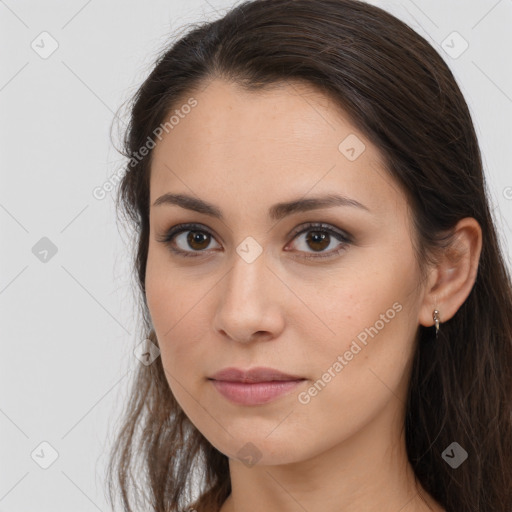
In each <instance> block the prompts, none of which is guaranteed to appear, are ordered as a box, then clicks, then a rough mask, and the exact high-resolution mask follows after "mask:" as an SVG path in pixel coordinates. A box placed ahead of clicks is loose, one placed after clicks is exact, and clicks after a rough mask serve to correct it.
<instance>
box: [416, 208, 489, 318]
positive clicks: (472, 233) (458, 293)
mask: <svg viewBox="0 0 512 512" xmlns="http://www.w3.org/2000/svg"><path fill="white" fill-rule="evenodd" d="M452 240H453V241H452V243H451V244H450V246H449V247H448V248H446V249H445V250H444V252H443V253H442V255H441V256H440V259H439V261H438V262H437V264H436V266H435V267H434V268H432V270H431V272H430V275H429V277H428V279H427V286H426V288H425V295H424V298H423V303H422V305H421V308H420V314H419V318H418V320H419V323H420V324H421V325H424V326H426V327H428V326H431V325H434V319H433V317H432V314H433V312H434V309H437V310H438V311H439V321H440V322H441V323H443V322H446V321H447V320H449V319H450V318H452V317H453V315H455V313H456V312H457V311H458V309H459V308H460V307H461V306H462V304H463V303H464V301H465V300H466V299H467V297H468V295H469V294H470V292H471V289H472V288H473V285H474V283H475V279H476V275H477V270H478V263H479V261H480V252H481V250H482V229H481V228H480V225H479V224H478V222H477V221H476V220H475V219H473V218H472V217H466V218H464V219H461V220H460V221H459V222H458V223H457V225H456V226H455V228H454V231H453V238H452Z"/></svg>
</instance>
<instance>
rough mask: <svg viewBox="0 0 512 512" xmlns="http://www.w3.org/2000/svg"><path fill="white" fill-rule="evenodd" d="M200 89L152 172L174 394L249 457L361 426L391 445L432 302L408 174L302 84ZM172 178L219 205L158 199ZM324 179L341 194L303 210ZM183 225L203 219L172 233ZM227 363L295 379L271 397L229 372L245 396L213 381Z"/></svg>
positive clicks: (155, 255)
mask: <svg viewBox="0 0 512 512" xmlns="http://www.w3.org/2000/svg"><path fill="white" fill-rule="evenodd" d="M194 98H195V100H196V102H197V103H195V102H194V101H189V102H188V103H187V99H185V100H184V102H183V105H192V104H193V105H195V106H193V107H191V108H188V107H183V106H180V105H178V106H176V109H177V110H178V112H177V113H176V116H177V117H176V118H175V119H174V122H173V128H172V129H168V133H166V132H165V131H164V136H163V138H162V140H161V141H158V142H157V145H156V147H155V149H154V154H153V161H152V168H151V183H150V187H151V193H150V201H151V202H150V205H151V207H150V240H149V253H148V261H147V271H146V293H147V301H148V306H149V310H150V314H151V318H152V321H153V325H154V328H155V332H156V335H157V338H158V341H159V344H160V350H161V357H162V363H163V366H164V368H165V372H166V377H167V381H168V383H169V386H170V388H171V390H172V392H173V394H174V396H175V397H176V400H177V401H178V403H179V404H180V406H181V407H182V408H183V410H184V411H185V413H186V415H187V416H188V417H189V418H190V420H191V421H192V423H194V425H195V426H196V427H197V428H198V429H199V430H200V431H201V432H202V433H203V435H204V436H205V437H206V438H207V439H208V440H209V441H210V443H211V444H212V445H214V446H215V447H216V448H217V449H218V450H219V451H221V452H223V453H224V454H226V455H228V456H229V457H231V458H240V459H243V460H244V461H246V462H247V461H249V460H250V461H252V462H248V464H252V463H255V462H258V463H260V464H286V463H291V462H298V461H301V460H306V459H309V458H312V457H314V456H315V455H318V454H320V453H322V452H324V451H325V450H327V449H330V448H333V447H336V446H340V445H341V443H345V442H346V441H348V440H349V439H350V438H352V437H353V436H355V435H356V434H357V435H358V436H361V435H364V433H365V432H367V433H370V432H371V435H372V440H373V441H372V442H376V441H377V442H378V439H382V440H386V441H385V442H387V443H389V442H390V441H391V440H392V439H393V435H394V433H395V432H397V431H396V429H397V428H400V427H401V426H402V425H401V421H402V419H401V416H400V413H401V411H402V410H403V406H404V400H405V396H406V391H407V386H408V378H409V373H408V372H409V369H410V362H411V358H412V356H413V352H414V348H415V347H414V339H415V334H416V331H417V327H418V323H419V320H418V319H419V315H420V310H421V308H422V307H424V305H423V288H422V286H421V285H420V284H421V283H420V274H419V269H418V266H417V262H416V259H415V256H414V251H413V245H412V239H411V236H412V227H411V213H410V211H409V210H408V205H407V202H406V199H405V196H404V194H403V192H402V190H401V189H400V187H399V186H398V184H397V183H396V182H395V181H393V179H392V178H391V177H390V176H389V175H388V174H387V172H386V171H385V170H384V167H383V163H382V161H381V158H380V155H379V153H378V151H377V149H376V147H374V146H373V145H372V144H371V143H370V142H369V141H368V140H367V139H366V138H365V137H364V136H363V135H362V134H361V133H360V132H359V131H358V130H357V129H356V128H355V127H354V126H352V125H351V124H350V122H349V120H348V119H347V117H346V116H345V115H344V114H343V112H341V111H340V110H339V109H337V108H336V107H335V106H334V104H333V103H332V102H331V101H329V100H328V99H327V98H326V97H325V96H323V95H321V94H320V93H318V92H315V91H314V90H313V89H310V88H307V87H306V86H304V85H298V84H295V85H291V84H287V85H282V86H281V87H280V88H274V89H272V90H267V91H265V92H244V91H243V90H242V89H239V88H238V87H237V86H235V85H233V84H230V83H227V82H223V81H218V80H216V81H213V82H212V83H210V85H209V86H208V87H207V88H206V89H205V90H203V91H201V92H198V93H197V94H195V95H194ZM170 115H171V114H170ZM176 120H178V121H176ZM164 194H180V195H183V196H189V197H190V198H191V200H190V201H189V203H188V205H189V206H190V207H192V205H193V204H196V205H198V204H199V203H200V202H205V203H208V204H209V205H212V206H213V208H214V210H215V211H216V212H220V214H221V215H222V218H219V217H218V216H216V215H212V214H209V213H207V211H206V208H202V209H201V210H202V211H195V210H193V209H189V208H185V207H183V206H179V205H177V204H172V203H171V202H170V201H168V202H166V201H164V200H160V204H158V205H155V204H154V203H155V202H156V201H157V200H158V199H159V198H160V197H161V196H163V195H164ZM328 195H338V196H343V197H345V198H347V201H345V202H343V201H339V202H336V201H332V202H331V204H330V205H328V204H327V205H326V204H324V205H323V206H322V207H321V208H318V207H315V208H309V207H311V206H314V203H312V202H310V201H311V200H313V199H320V198H323V197H325V196H328ZM296 201H297V202H298V205H302V206H296V207H289V208H288V207H284V206H276V205H279V204H281V203H290V202H296ZM303 201H309V202H304V203H302V202H303ZM305 206H308V208H305ZM210 213H211V212H210ZM185 223H193V224H194V225H195V226H192V227H190V226H188V227H186V229H184V230H183V231H182V232H181V233H178V234H176V235H175V236H174V237H173V238H172V239H171V240H170V241H168V242H164V241H162V240H163V239H164V237H165V236H166V234H167V233H168V232H169V230H170V229H171V228H173V227H175V226H179V225H182V224H185ZM311 223H313V224H316V223H321V224H322V225H323V226H322V227H321V228H318V226H315V225H313V226H312V227H308V224H311ZM344 237H345V238H344ZM175 251H181V252H179V253H178V252H175ZM227 367H236V368H239V369H242V370H246V369H251V368H254V367H269V368H272V369H276V370H279V371H281V372H284V373H286V374H291V375H293V376H297V377H300V378H302V379H303V380H300V381H299V382H296V383H295V384H291V385H289V386H288V385H284V384H283V383H281V384H280V385H276V386H274V389H280V390H281V394H279V395H277V396H274V398H273V399H271V397H270V396H269V395H265V389H263V388H264V385H256V384H245V385H244V384H238V385H231V386H230V385H224V388H225V389H227V388H229V389H232V390H233V389H234V391H233V393H235V394H237V396H242V403H240V402H236V401H234V399H232V398H229V397H227V396H225V395H224V394H222V393H221V392H220V387H221V386H222V384H218V382H219V381H217V383H215V381H212V380H210V378H211V377H212V376H213V375H214V374H215V373H216V372H218V371H219V370H222V369H224V368H227ZM288 384H289V383H288ZM280 386H282V387H280ZM286 386H288V387H286ZM269 387H271V386H268V385H267V389H268V388H269ZM256 388H258V389H259V391H254V390H255V389H256ZM250 389H252V390H253V391H251V390H250ZM262 389H263V391H261V390H262ZM283 390H285V392H282V391H283ZM258 393H260V394H258ZM261 393H263V394H261ZM243 397H245V399H243ZM251 397H252V398H251ZM377 425H378V427H379V428H376V427H377ZM397 435H398V434H397ZM375 436H377V437H375ZM390 436H391V437H390ZM370 462H371V461H370Z"/></svg>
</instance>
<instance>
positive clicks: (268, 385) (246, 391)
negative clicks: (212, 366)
mask: <svg viewBox="0 0 512 512" xmlns="http://www.w3.org/2000/svg"><path fill="white" fill-rule="evenodd" d="M211 382H212V384H213V385H214V386H215V388H216V389H217V391H218V392H219V393H220V394H221V395H222V396H224V397H225V398H227V399H228V400H231V401H232V402H234V403H236V404H240V405H262V404H266V403H269V402H271V401H272V400H275V399H276V398H278V397H279V396H281V395H284V394H285V393H289V392H290V391H292V390H293V389H295V388H296V387H297V386H298V385H299V384H301V383H302V382H304V379H302V380H285V381H272V382H254V383H245V382H227V381H223V380H211Z"/></svg>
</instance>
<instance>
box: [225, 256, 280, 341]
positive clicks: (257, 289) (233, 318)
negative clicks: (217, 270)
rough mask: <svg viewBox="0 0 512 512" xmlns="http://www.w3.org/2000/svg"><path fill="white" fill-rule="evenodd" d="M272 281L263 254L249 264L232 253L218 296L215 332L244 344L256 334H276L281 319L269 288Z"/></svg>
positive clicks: (274, 298)
mask: <svg viewBox="0 0 512 512" xmlns="http://www.w3.org/2000/svg"><path fill="white" fill-rule="evenodd" d="M272 278H274V276H272V272H270V270H269V269H268V268H267V262H266V259H265V257H264V253H261V254H260V255H259V256H258V257H257V258H256V259H254V260H253V261H251V262H250V263H249V262H248V261H246V260H245V259H244V258H243V257H241V256H240V255H239V254H235V255H234V262H233V266H232V268H231V270H230V271H229V272H228V274H227V276H226V281H225V285H224V288H223V289H222V290H221V293H220V295H219V299H218V305H217V311H216V317H215V328H216V330H217V331H221V332H223V333H224V334H225V335H228V336H229V337H230V338H232V339H235V340H238V341H247V340H249V339H250V338H251V337H252V335H253V334H254V333H256V332H266V333H269V332H270V333H272V334H273V335H276V331H277V330H278V329H279V328H280V327H281V320H282V319H281V320H280V315H279V313H278V311H277V304H276V296H275V293H272V291H273V290H272V289H271V286H272V285H271V283H270V280H271V279H272ZM274 292H275V291H274Z"/></svg>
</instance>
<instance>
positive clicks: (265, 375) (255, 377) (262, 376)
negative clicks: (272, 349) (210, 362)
mask: <svg viewBox="0 0 512 512" xmlns="http://www.w3.org/2000/svg"><path fill="white" fill-rule="evenodd" d="M209 378H210V379H213V380H223V381H227V382H271V381H276V380H279V381H287V380H303V379H304V377H300V376H298V375H291V374H288V373H284V372H280V371H279V370H275V369H274V368H265V367H262V366H259V367H256V368H250V369H247V370H243V369H240V368H224V369H223V370H220V371H218V372H217V373H215V374H214V375H212V376H211V377H209Z"/></svg>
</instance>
